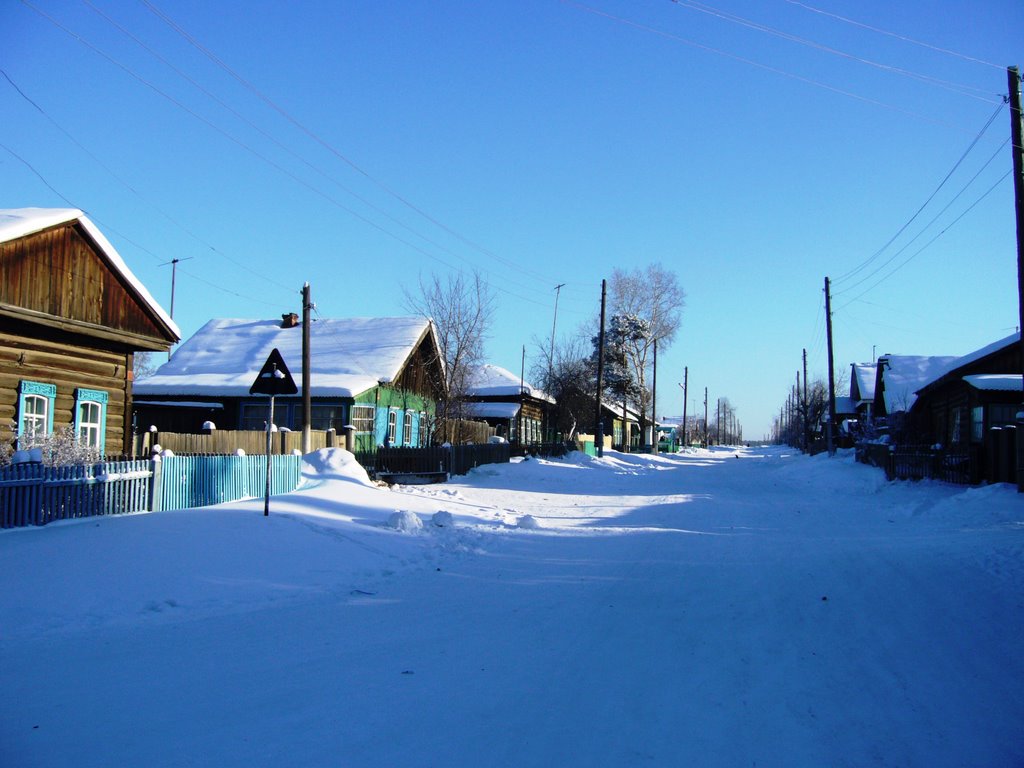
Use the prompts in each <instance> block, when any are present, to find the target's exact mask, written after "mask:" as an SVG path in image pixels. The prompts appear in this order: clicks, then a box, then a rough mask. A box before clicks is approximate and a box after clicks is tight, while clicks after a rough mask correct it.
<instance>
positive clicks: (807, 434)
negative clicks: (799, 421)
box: [802, 349, 811, 451]
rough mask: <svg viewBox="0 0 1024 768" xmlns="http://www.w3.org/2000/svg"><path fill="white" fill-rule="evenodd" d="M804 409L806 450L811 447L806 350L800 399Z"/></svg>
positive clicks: (805, 351) (805, 352)
mask: <svg viewBox="0 0 1024 768" xmlns="http://www.w3.org/2000/svg"><path fill="white" fill-rule="evenodd" d="M802 402H803V407H804V450H805V451H806V450H808V449H809V448H810V447H811V425H810V423H809V421H808V418H807V415H808V411H807V350H806V349H805V350H804V396H803V398H802Z"/></svg>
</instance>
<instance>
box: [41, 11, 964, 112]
mask: <svg viewBox="0 0 1024 768" xmlns="http://www.w3.org/2000/svg"><path fill="white" fill-rule="evenodd" d="M22 1H23V2H24V0H22ZM562 3H564V4H566V5H571V6H573V7H575V8H578V9H579V10H581V11H584V12H586V13H591V14H593V15H595V16H601V17H603V18H606V19H609V20H611V21H614V22H616V23H619V24H624V25H626V26H629V27H633V28H635V29H639V30H641V31H643V32H649V33H650V34H653V35H658V36H659V37H664V38H666V39H668V40H674V41H675V42H679V43H682V44H683V45H688V46H690V47H692V48H697V49H698V50H702V51H707V52H708V53H713V54H715V55H717V56H723V57H725V58H727V59H732V60H733V61H738V62H740V63H741V64H746V65H748V66H751V67H757V68H758V69H763V70H765V71H767V72H771V73H773V74H776V75H780V76H782V77H787V78H789V79H791V80H796V81H797V82H801V83H804V84H806V85H811V86H814V87H815V88H821V89H823V90H826V91H830V92H832V93H835V94H838V95H840V96H845V97H847V98H850V99H854V100H855V101H860V102H863V103H865V104H871V105H872V106H875V107H881V108H882V109H887V110H890V111H893V112H899V113H900V114H903V115H906V116H908V117H913V118H915V119H917V120H923V121H924V122H927V123H932V124H933V125H941V126H944V127H946V128H951V129H953V130H957V131H961V130H962V129H961V128H960V127H959V126H957V125H953V124H952V123H947V122H946V121H944V120H937V119H935V118H933V117H928V116H927V115H922V114H921V113H919V112H913V111H911V110H909V109H904V108H903V107H898V106H896V105H894V104H887V103H886V102H884V101H879V100H878V99H872V98H869V97H867V96H861V95H859V94H856V93H853V92H852V91H846V90H843V89H842V88H837V87H835V86H833V85H829V84H827V83H823V82H821V81H820V80H813V79H811V78H809V77H804V76H803V75H798V74H795V73H793V72H789V71H787V70H784V69H780V68H779V67H773V66H770V65H768V64H763V63H761V62H759V61H755V60H753V59H748V58H746V57H744V56H739V55H737V54H735V53H730V52H728V51H723V50H721V49H720V48H713V47H711V46H709V45H704V44H703V43H698V42H696V41H694V40H689V39H687V38H685V37H680V36H679V35H676V34H673V33H671V32H665V31H664V30H661V29H656V28H654V27H650V26H647V25H646V24H641V23H639V22H636V21H632V20H631V19H626V18H623V17H621V16H616V15H614V14H611V13H608V12H606V11H601V10H598V9H597V8H592V7H590V6H588V5H584V4H583V3H580V2H577V0H562Z"/></svg>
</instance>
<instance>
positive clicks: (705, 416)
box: [704, 387, 708, 448]
mask: <svg viewBox="0 0 1024 768" xmlns="http://www.w3.org/2000/svg"><path fill="white" fill-rule="evenodd" d="M704 447H705V448H707V447H708V388H707V387H704Z"/></svg>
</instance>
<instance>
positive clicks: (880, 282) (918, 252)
mask: <svg viewBox="0 0 1024 768" xmlns="http://www.w3.org/2000/svg"><path fill="white" fill-rule="evenodd" d="M1012 173H1013V169H1010V170H1009V171H1007V172H1006V173H1004V174H1003V175H1002V176H1001V177H1000V178H999V179H998V180H997V181H996V183H995V184H993V185H992V186H991V187H989V188H988V189H987V190H986V191H985V192H984V193H983V194H982V195H981V197H979V198H978V199H977V200H975V201H974V202H973V203H971V205H970V206H969V207H968V208H967V209H966V210H965V211H963V213H961V214H960V215H959V216H957V217H956V218H955V219H953V221H951V222H950V223H949V224H947V225H946V227H945V228H944V229H943V230H942V231H941V232H939V233H938V234H937V235H935V237H933V238H932V239H931V240H929V241H928V242H927V243H925V244H924V245H923V246H921V248H920V249H918V250H917V251H915V252H914V253H913V254H911V255H910V256H909V257H907V258H906V259H905V260H904V261H902V262H900V263H899V264H898V265H897V266H896V267H895V268H894V269H893V270H892V271H891V272H889V273H888V274H887V275H885V276H884V277H882V278H881V279H880V280H878V281H877V282H875V283H873V284H872V285H871V286H870V287H869V288H867V289H866V290H865V291H863V292H862V293H860V294H858V295H857V296H855V297H854V298H852V299H850V300H849V301H847V302H846V303H845V304H843V307H848V306H849V305H850V304H852V303H853V302H855V301H857V300H858V299H860V298H862V297H863V296H866V295H867V294H869V293H871V291H873V290H874V289H875V288H877V287H878V286H879V285H881V284H882V283H884V282H885V281H886V280H888V279H889V278H890V277H892V276H893V275H894V274H896V273H897V272H898V271H899V270H901V269H903V267H905V266H906V265H907V264H909V263H910V262H911V261H913V260H914V259H915V258H917V256H919V255H920V254H921V253H922V252H923V251H925V250H926V249H927V248H929V247H930V246H931V245H932V244H933V243H934V242H935V241H936V240H938V239H939V238H940V237H942V236H943V235H944V234H946V232H948V231H949V230H950V229H952V228H953V227H954V226H956V224H957V223H958V222H959V221H960V220H961V219H963V218H964V216H966V215H967V214H968V213H970V212H971V211H973V210H974V209H975V207H977V205H978V204H979V203H980V202H981V201H982V200H984V199H985V198H986V197H988V196H989V195H990V194H992V192H993V191H995V189H996V187H998V186H999V185H1000V184H1001V183H1002V182H1003V181H1005V180H1006V179H1008V178H1009V177H1010V175H1011V174H1012ZM843 307H840V309H842V308H843Z"/></svg>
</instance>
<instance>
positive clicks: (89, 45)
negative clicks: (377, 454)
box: [21, 0, 546, 307]
mask: <svg viewBox="0 0 1024 768" xmlns="http://www.w3.org/2000/svg"><path fill="white" fill-rule="evenodd" d="M21 2H22V3H23V4H24V5H26V6H28V7H29V8H31V9H32V10H34V11H35V12H36V13H38V14H39V15H40V16H42V17H43V18H45V19H46V20H47V21H49V22H50V23H51V24H53V25H54V26H56V27H57V28H58V29H60V30H61V31H63V32H65V33H66V34H68V35H70V36H71V37H73V38H74V39H76V40H78V41H79V42H81V43H82V44H83V45H85V46H86V47H87V48H89V49H90V50H92V51H94V52H95V53H97V54H98V55H100V56H101V57H103V58H104V59H106V60H107V61H109V62H110V63H111V64H114V65H115V66H117V67H118V68H119V69H121V70H122V71H124V72H125V73H127V74H128V75H130V76H131V77H133V78H134V79H136V80H138V81H139V82H140V83H142V84H143V85H145V86H146V87H147V88H150V89H151V90H153V91H154V92H155V93H157V94H158V95H160V96H162V97H163V98H165V99H167V100H168V101H169V102H171V103H172V104H173V105H175V106H177V107H178V108H179V109H182V110H183V111H185V112H187V113H188V114H190V115H191V116H192V117H194V118H196V119H197V120H199V121H200V122H201V123H203V124H204V125H206V126H208V127H210V128H212V129H213V130H214V131H216V132H217V133H219V134H221V135H222V136H224V137H225V138H227V139H228V140H229V141H231V142H233V143H234V144H237V145H238V146H239V147H241V148H242V149H244V150H246V151H247V152H249V153H251V154H252V155H253V156H255V157H256V158H258V159H259V160H262V161H263V162H264V163H266V164H268V165H269V166H271V167H272V168H274V169H275V170H277V171H278V172H280V173H282V174H284V175H285V176H287V177H288V178H290V179H292V180H293V181H295V182H296V183H297V184H299V185H301V186H303V187H305V188H306V189H308V190H309V191H311V192H313V193H314V194H316V195H318V196H320V197H322V198H323V199H325V200H326V201H327V202H329V203H330V204H332V205H334V206H335V207H337V208H339V209H340V210H343V211H345V212H347V213H349V214H350V215H352V216H353V217H355V218H356V219H358V220H360V221H362V222H363V223H365V224H367V225H369V226H371V227H373V228H374V229H376V230H378V231H379V232H381V233H382V234H385V235H387V236H389V237H391V238H393V239H394V240H396V241H397V242H399V243H402V244H403V245H405V246H407V247H409V248H411V249H413V250H414V251H416V252H417V253H420V254H421V255H423V256H425V257H427V258H428V259H431V260H432V261H435V262H437V263H439V264H441V265H442V266H445V267H447V268H448V269H450V270H453V271H459V269H458V268H457V267H456V266H455V265H453V264H451V263H449V262H447V261H445V260H444V259H442V258H440V257H439V256H437V255H436V254H433V253H431V252H430V251H427V250H425V249H424V248H421V247H420V246H418V245H416V244H415V243H412V242H410V241H409V240H407V239H405V238H404V237H401V236H399V235H397V234H395V233H394V232H392V231H390V230H388V229H387V228H385V227H383V226H381V225H380V224H378V223H376V222H375V221H373V220H372V219H369V218H367V217H366V216H363V215H362V214H360V213H358V212H357V211H354V210H353V209H351V208H349V207H348V206H346V205H344V204H342V203H341V202H339V201H338V200H337V199H335V198H334V197H333V196H331V195H329V194H328V193H326V192H324V191H323V190H321V189H319V188H318V187H315V186H313V185H312V184H310V183H308V182H307V181H305V180H304V179H302V178H300V177H299V176H297V175H295V174H294V173H292V172H291V171H289V170H288V169H286V168H284V167H283V166H281V165H280V164H279V163H276V162H274V161H273V160H271V159H270V158H268V157H266V156H265V155H263V154H261V153H260V152H258V151H257V150H256V149H254V148H253V147H251V146H249V145H248V144H246V143H245V142H243V141H241V140H240V139H238V138H236V137H235V136H232V135H231V134H230V133H228V132H227V131H225V130H224V129H222V128H220V127H219V126H217V125H215V124H214V123H212V122H211V121H210V120H208V119H206V118H205V117H203V116H202V115H200V114H199V113H197V112H196V111H194V110H193V109H191V108H189V107H187V106H186V105H184V104H183V103H181V102H180V101H178V100H177V99H175V98H174V97H172V96H170V95H169V94H167V93H166V92H164V91H163V90H161V89H160V88H158V87H157V86H156V85H154V84H153V83H151V82H149V81H148V80H146V79H145V78H143V77H142V76H140V75H139V74H137V73H136V72H134V71H133V70H132V69H131V68H129V67H127V66H126V65H124V64H122V63H120V62H119V61H117V60H116V59H114V58H113V57H112V56H110V55H109V54H107V53H105V52H104V51H102V50H100V49H99V48H97V47H96V46H94V45H93V44H92V43H90V42H88V41H87V40H85V39H84V38H83V37H81V36H80V35H78V34H76V33H75V32H73V31H71V30H69V29H68V28H67V27H65V26H64V25H62V24H61V23H60V22H58V21H57V20H56V19H54V18H53V17H52V16H50V15H49V14H47V13H45V12H44V11H42V10H40V9H39V8H36V7H35V6H34V5H32V3H30V2H29V1H28V0H21ZM457 258H461V257H457ZM467 263H469V262H468V260H467ZM494 287H495V290H497V291H498V292H500V293H504V294H506V295H508V296H510V297H512V298H514V299H517V300H519V301H523V302H527V303H530V304H535V305H537V306H539V307H546V305H545V304H544V303H543V302H541V301H538V300H536V299H533V298H530V297H528V296H522V295H520V294H517V293H515V292H513V291H510V290H508V289H507V288H504V287H503V286H501V285H500V284H499V285H495V286H494ZM289 290H290V289H289Z"/></svg>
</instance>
